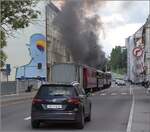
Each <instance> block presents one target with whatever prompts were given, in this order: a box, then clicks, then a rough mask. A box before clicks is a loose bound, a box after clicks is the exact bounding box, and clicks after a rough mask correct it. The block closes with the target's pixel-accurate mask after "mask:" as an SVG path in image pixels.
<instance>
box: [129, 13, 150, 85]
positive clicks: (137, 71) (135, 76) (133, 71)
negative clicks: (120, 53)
mask: <svg viewBox="0 0 150 132" xmlns="http://www.w3.org/2000/svg"><path fill="white" fill-rule="evenodd" d="M149 36H150V16H149V18H148V19H147V21H146V23H145V24H144V25H143V26H142V27H141V28H140V29H139V30H138V31H136V32H135V33H134V34H133V35H132V36H130V37H128V38H127V39H126V47H127V76H128V80H129V81H131V82H133V83H142V82H143V81H144V80H145V77H148V76H149V75H150V37H149ZM134 51H135V52H134ZM135 53H136V55H135ZM145 75H146V76H145ZM147 75H148V76H147ZM148 79H149V80H150V77H149V78H148Z"/></svg>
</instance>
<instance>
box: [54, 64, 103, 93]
mask: <svg viewBox="0 0 150 132" xmlns="http://www.w3.org/2000/svg"><path fill="white" fill-rule="evenodd" d="M99 73H100V72H99ZM73 81H77V82H79V84H80V86H81V87H83V88H84V89H85V91H86V92H93V91H97V90H99V89H100V88H101V87H103V84H100V83H103V81H101V80H98V78H97V70H96V69H95V68H92V67H89V66H86V65H80V64H75V63H59V64H54V65H53V66H52V82H53V83H70V82H73ZM98 82H99V83H98Z"/></svg>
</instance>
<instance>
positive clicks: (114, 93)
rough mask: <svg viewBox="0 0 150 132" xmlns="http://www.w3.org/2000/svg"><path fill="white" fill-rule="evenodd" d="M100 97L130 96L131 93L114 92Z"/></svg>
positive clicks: (102, 94)
mask: <svg viewBox="0 0 150 132" xmlns="http://www.w3.org/2000/svg"><path fill="white" fill-rule="evenodd" d="M99 95H100V96H118V95H130V93H128V92H121V93H117V92H112V93H99Z"/></svg>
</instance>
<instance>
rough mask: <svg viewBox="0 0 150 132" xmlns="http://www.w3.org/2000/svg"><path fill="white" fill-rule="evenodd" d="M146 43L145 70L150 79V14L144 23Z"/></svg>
mask: <svg viewBox="0 0 150 132" xmlns="http://www.w3.org/2000/svg"><path fill="white" fill-rule="evenodd" d="M143 36H144V43H145V68H146V69H145V70H146V75H147V79H148V80H149V81H150V15H149V17H148V19H147V21H146V23H145V25H144V34H143Z"/></svg>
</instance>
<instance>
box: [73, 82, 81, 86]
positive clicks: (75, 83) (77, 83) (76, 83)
mask: <svg viewBox="0 0 150 132" xmlns="http://www.w3.org/2000/svg"><path fill="white" fill-rule="evenodd" d="M79 84H80V83H79V82H77V81H73V82H71V85H73V86H75V85H79Z"/></svg>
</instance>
